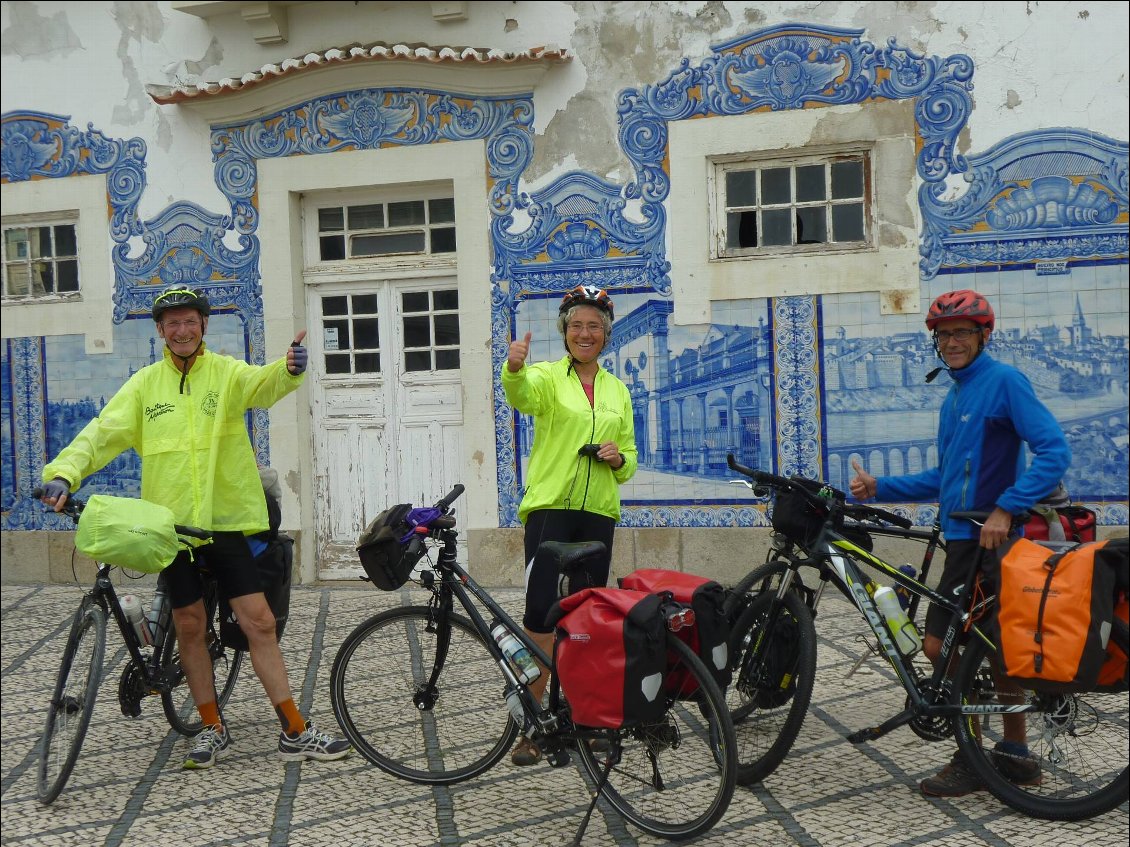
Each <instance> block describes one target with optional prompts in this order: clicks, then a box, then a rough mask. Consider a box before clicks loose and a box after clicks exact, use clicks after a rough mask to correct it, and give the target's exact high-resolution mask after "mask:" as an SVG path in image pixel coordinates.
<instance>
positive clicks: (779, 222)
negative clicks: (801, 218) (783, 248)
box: [761, 209, 793, 245]
mask: <svg viewBox="0 0 1130 847" xmlns="http://www.w3.org/2000/svg"><path fill="white" fill-rule="evenodd" d="M792 216H793V212H792V210H791V209H772V210H769V211H765V212H762V213H761V227H762V229H763V230H764V231H763V233H762V242H761V243H762V244H763V245H771V244H790V245H791V244H792V243H793V228H792V221H791V220H790V219H791V218H792Z"/></svg>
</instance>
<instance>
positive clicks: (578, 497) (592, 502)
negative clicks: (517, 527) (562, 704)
mask: <svg viewBox="0 0 1130 847" xmlns="http://www.w3.org/2000/svg"><path fill="white" fill-rule="evenodd" d="M612 320H613V311H612V300H611V299H610V298H609V296H608V294H607V293H606V292H604V291H603V290H602V289H599V288H596V287H595V286H587V285H580V286H577V287H576V288H575V289H573V290H572V291H570V292H569V293H568V294H566V295H565V297H564V299H563V300H562V301H561V308H560V309H559V312H558V318H557V328H558V331H560V333H561V336H562V338H563V339H564V340H565V349H566V351H567V355H566V356H564V357H563V358H561V359H559V360H557V361H556V362H539V363H537V364H535V365H527V364H526V357H527V356H528V355H529V352H530V338H531V337H532V333H528V332H527V333H526V336H525V338H524V339H521V340H517V339H516V340H514V341H513V342H512V343H511V344H510V351H509V355H508V356H507V359H506V362H505V363H504V364H503V366H502V388H503V390H504V391H505V392H506V400H507V402H508V403H510V405H512V406H513V407H514V408H515V409H517V410H518V411H519V412H521V413H523V414H526V415H532V416H533V418H534V446H533V449H532V451H531V452H530V463H529V468H528V470H527V473H526V493H525V496H524V497H523V498H522V502H521V505H520V506H519V507H518V517H519V519H520V520H521V521H522V523H523V525H524V526H525V554H526V563H527V564H526V611H525V615H524V616H523V619H522V625H523V627H524V628H525V630H526V632H527V633H528V634H529V635H530V637H531V638H532V639H533V640H534V642H536V643H537V644H538V646H540V647H541V648H542V649H543V650H544V651H545V652H546V653H552V651H553V628H552V627H550V626H546V623H545V617H546V613H548V612H549V609H550V607H551V606H552V605H553V603H554V602H555V601H556V599H557V573H556V572H555V571H554V569H553V563H552V562H547V561H545V560H542V561H540V562H539V560H538V557H537V555H536V553H537V549H538V546H539V545H540V544H541V543H542V542H543V541H601V542H603V543H604V546H605V548H606V550H607V554H606V555H605V556H603V557H601V558H599V559H598V560H595V561H591V562H590V563H589V565H588V568H587V570H588V579H589V584H590V585H594V586H603V585H606V584H607V582H608V574H609V569H610V565H611V561H612V539H613V531H614V529H615V527H616V522H617V521H619V520H620V485H622V484H623V483H625V482H627V481H628V480H629V479H631V478H632V474H634V473H635V472H636V465H637V459H636V436H635V423H634V420H633V416H632V398H631V395H630V394H629V393H628V388H627V386H626V385H624V383H623V382H621V381H620V380H619V379H618V378H617V377H616V376H614V375H613V374H610V373H609V372H608V371H606V370H604V369H602V368H601V367H600V363H599V362H598V358H599V356H600V354H601V352H602V351H603V350H604V347H605V345H606V344H607V342H608V338H609V337H610V336H611V334H612ZM547 680H548V675H547V674H545V673H543V674H542V675H541V676H540V677H538V679H536V680H535V681H534V682H533V684H531V686H530V691H531V693H532V694H533V695H534V697H535V698H537V699H539V700H540V699H541V695H542V692H543V691H544V690H545V685H546V682H547ZM511 759H512V761H513V762H514V764H516V765H532V764H536V763H537V762H538V761H539V760H540V759H541V751H540V750H539V749H538V747H537V745H535V744H534V743H533V742H532V741H530V740H529V739H528V738H522V739H521V740H520V741H519V742H518V746H517V747H515V748H514V753H513V755H512V756H511Z"/></svg>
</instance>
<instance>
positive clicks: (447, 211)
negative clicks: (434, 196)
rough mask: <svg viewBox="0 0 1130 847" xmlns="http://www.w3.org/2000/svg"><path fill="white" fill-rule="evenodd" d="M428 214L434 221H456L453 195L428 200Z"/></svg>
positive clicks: (435, 222)
mask: <svg viewBox="0 0 1130 847" xmlns="http://www.w3.org/2000/svg"><path fill="white" fill-rule="evenodd" d="M428 214H429V215H430V216H431V219H432V223H434V224H446V223H453V222H454V221H455V199H454V198H452V197H446V198H441V199H438V200H429V201H428Z"/></svg>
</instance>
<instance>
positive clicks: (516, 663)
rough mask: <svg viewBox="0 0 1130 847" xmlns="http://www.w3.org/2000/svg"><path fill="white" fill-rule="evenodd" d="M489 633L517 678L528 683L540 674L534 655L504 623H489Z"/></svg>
mask: <svg viewBox="0 0 1130 847" xmlns="http://www.w3.org/2000/svg"><path fill="white" fill-rule="evenodd" d="M490 634H491V635H493V636H494V640H495V641H496V642H497V643H498V646H499V648H500V649H501V650H502V655H503V656H505V657H506V660H507V661H508V662H510V665H511V667H513V668H514V672H515V674H517V676H518V679H519V680H521V681H522V682H523V683H524V684H526V685H529V684H530V683H531V682H533V681H534V680H535V679H537V678H538V677H539V676H541V668H539V667H538V663H537V662H536V661H535V660H534V657H533V656H532V655H530V651H529V650H527V649H526V645H524V644H523V643H522V642H521V641H519V640H518V639H517V638H515V637H514V634H513V633H512V632H510V630H508V629H507V628H506V627H505V626H504V625H502V624H501V623H499V622H498V621H495V622H494V623H493V624H492V625H491V628H490Z"/></svg>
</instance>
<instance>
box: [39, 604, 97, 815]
mask: <svg viewBox="0 0 1130 847" xmlns="http://www.w3.org/2000/svg"><path fill="white" fill-rule="evenodd" d="M105 654H106V613H105V612H104V611H102V609H101V607H99V606H97V605H96V604H95V603H94V602H93V601H91V600H90V598H86V599H84V600H83V602H82V605H81V606H79V610H78V612H77V613H76V615H75V621H74V623H73V624H72V625H71V632H70V635H69V636H68V637H67V646H66V648H65V649H64V650H63V661H62V663H61V664H60V665H59V675H58V677H57V678H56V680H55V689H54V691H53V692H52V694H51V703H50V705H49V706H48V708H47V723H46V725H45V726H44V728H43V736H42V737H41V738H40V739H39V768H38V781H37V785H36V792H37V794H38V795H39V800H40V802H41V803H44V804H47V803H51V802H53V801H54V800H55V798H56V797H58V796H59V792H60V791H62V790H63V786H65V785H66V784H67V780H68V779H69V778H70V776H71V771H72V770H74V766H75V761H76V760H77V759H78V753H79V750H80V749H82V742H83V739H84V738H86V730H87V727H88V726H90V715H91V713H92V712H93V711H94V700H95V698H96V697H97V696H98V683H99V682H100V681H101V679H102V659H103V657H104V656H105Z"/></svg>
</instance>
